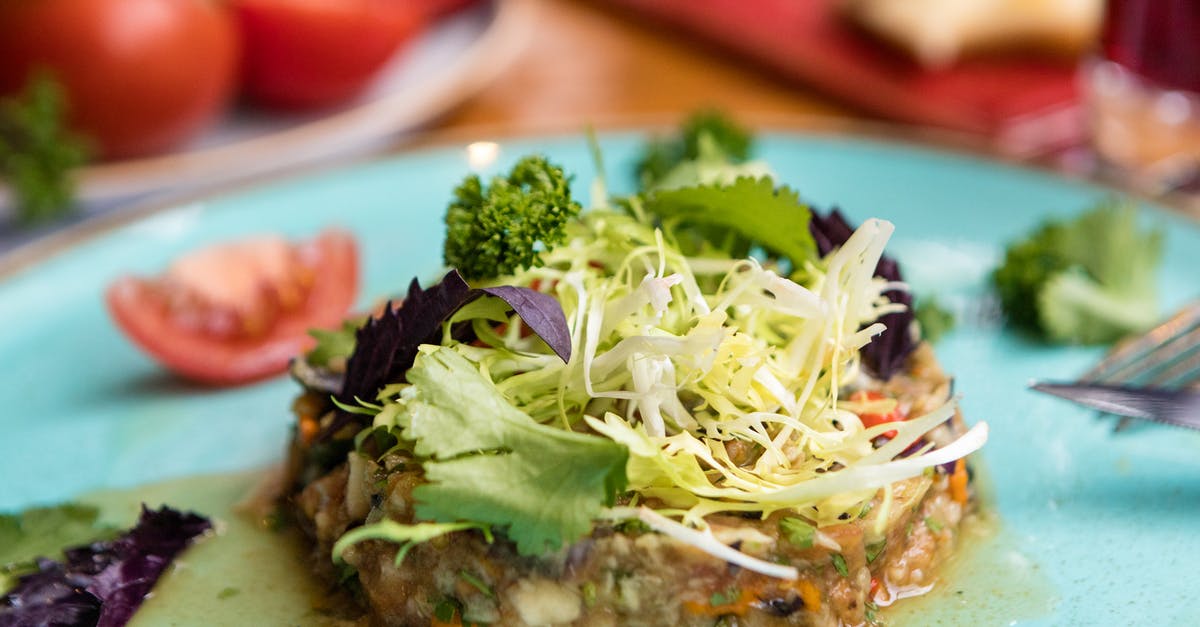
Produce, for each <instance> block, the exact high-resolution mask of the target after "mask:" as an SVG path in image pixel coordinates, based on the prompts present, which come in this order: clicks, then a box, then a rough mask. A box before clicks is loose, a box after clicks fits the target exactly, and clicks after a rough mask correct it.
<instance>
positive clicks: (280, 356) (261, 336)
mask: <svg viewBox="0 0 1200 627" xmlns="http://www.w3.org/2000/svg"><path fill="white" fill-rule="evenodd" d="M357 289H358V248H357V246H356V245H355V243H354V239H353V237H352V236H350V235H349V234H348V233H344V232H341V231H336V230H330V231H325V232H324V233H321V234H320V235H318V236H317V237H316V238H315V239H313V240H310V241H306V242H298V243H291V242H287V241H285V240H283V239H281V238H279V237H273V236H269V237H259V238H255V239H251V240H243V241H238V242H228V243H224V244H217V245H214V246H210V247H208V248H202V249H200V250H197V251H193V252H191V253H189V254H187V255H185V256H183V257H181V258H180V259H178V260H176V261H175V263H173V264H172V265H171V267H170V268H169V269H168V270H167V272H166V273H165V274H163V275H161V276H158V277H155V278H149V279H146V278H137V277H122V278H121V279H118V280H117V281H116V282H115V283H113V284H112V285H111V286H109V288H108V293H107V295H106V299H107V302H108V310H109V313H110V314H111V315H112V317H113V319H114V320H115V321H116V322H117V325H118V326H120V328H121V330H123V331H124V332H125V334H126V335H127V336H128V337H129V338H130V339H131V340H133V341H134V343H136V344H137V345H138V346H140V347H141V348H142V350H144V351H145V352H146V353H148V354H150V355H151V356H152V357H154V358H155V359H156V360H158V361H159V362H160V363H162V364H163V365H164V366H166V367H167V368H170V369H171V370H173V371H175V372H176V373H178V374H180V375H182V376H184V377H187V378H189V379H192V380H194V381H200V382H202V383H210V384H216V385H229V384H237V383H245V382H247V381H255V380H258V379H262V378H265V377H269V376H271V375H274V374H278V373H280V372H283V371H284V370H286V369H287V365H288V361H289V360H290V359H291V358H293V357H295V356H296V355H299V354H300V353H302V352H304V351H306V350H308V349H310V348H312V346H313V344H314V340H313V338H312V337H310V336H309V335H308V329H310V328H313V327H332V326H336V325H338V324H340V323H341V322H342V319H343V318H344V317H345V316H346V312H347V310H348V309H349V308H350V305H351V304H353V302H354V296H355V294H356V293H357Z"/></svg>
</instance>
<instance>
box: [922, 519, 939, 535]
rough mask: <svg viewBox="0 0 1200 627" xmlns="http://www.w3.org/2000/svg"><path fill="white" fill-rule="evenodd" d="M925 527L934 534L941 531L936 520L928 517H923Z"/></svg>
mask: <svg viewBox="0 0 1200 627" xmlns="http://www.w3.org/2000/svg"><path fill="white" fill-rule="evenodd" d="M925 526H926V527H929V530H930V531H932V532H934V533H941V531H942V523H941V522H939V521H938V520H937V519H936V518H931V517H929V516H926V517H925Z"/></svg>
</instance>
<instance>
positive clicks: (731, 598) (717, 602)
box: [708, 588, 742, 607]
mask: <svg viewBox="0 0 1200 627" xmlns="http://www.w3.org/2000/svg"><path fill="white" fill-rule="evenodd" d="M741 598H742V591H741V590H740V589H738V588H729V589H728V590H720V591H717V592H714V593H712V596H710V597H708V604H709V605H711V606H712V607H720V606H722V605H732V604H734V603H736V602H737V601H738V599H741Z"/></svg>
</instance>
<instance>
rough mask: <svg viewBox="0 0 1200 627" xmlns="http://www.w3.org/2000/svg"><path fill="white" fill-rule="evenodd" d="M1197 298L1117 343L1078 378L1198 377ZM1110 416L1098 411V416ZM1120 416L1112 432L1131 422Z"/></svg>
mask: <svg viewBox="0 0 1200 627" xmlns="http://www.w3.org/2000/svg"><path fill="white" fill-rule="evenodd" d="M1198 344H1200V300H1195V301H1192V302H1190V303H1188V304H1187V305H1185V306H1184V307H1183V308H1182V309H1180V310H1179V312H1178V313H1176V314H1175V315H1173V316H1171V317H1170V318H1169V319H1168V320H1167V321H1165V322H1163V323H1162V324H1159V325H1158V326H1156V327H1154V328H1153V329H1151V330H1149V331H1147V332H1146V333H1145V334H1143V335H1141V336H1139V337H1136V338H1132V339H1129V340H1126V341H1124V342H1121V343H1120V344H1118V345H1117V346H1116V347H1115V348H1114V349H1113V350H1112V351H1110V352H1109V353H1108V355H1106V356H1105V357H1104V359H1102V360H1101V361H1100V362H1099V363H1098V364H1096V365H1095V366H1093V367H1092V368H1091V369H1090V370H1088V371H1087V372H1086V373H1084V374H1083V376H1081V377H1080V378H1079V381H1080V382H1103V383H1125V384H1132V383H1135V382H1136V381H1137V379H1140V378H1144V377H1146V376H1147V375H1152V379H1151V381H1152V382H1153V384H1175V385H1179V386H1183V385H1191V384H1192V383H1194V382H1196V381H1197V380H1198V379H1200V353H1196V351H1195V349H1196V347H1197V345H1198ZM1109 416H1112V414H1107V413H1104V412H1100V413H1098V414H1097V417H1099V418H1105V417H1109ZM1133 422H1134V421H1133V420H1132V419H1131V418H1129V417H1127V416H1122V417H1119V420H1117V422H1116V424H1114V426H1113V432H1114V433H1119V432H1121V431H1124V430H1125V429H1126V428H1128V427H1129V426H1131V425H1132V424H1133Z"/></svg>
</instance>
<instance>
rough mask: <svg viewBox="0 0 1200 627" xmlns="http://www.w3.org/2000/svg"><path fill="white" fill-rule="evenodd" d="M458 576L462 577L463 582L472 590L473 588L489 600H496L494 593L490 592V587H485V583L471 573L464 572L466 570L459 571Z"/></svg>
mask: <svg viewBox="0 0 1200 627" xmlns="http://www.w3.org/2000/svg"><path fill="white" fill-rule="evenodd" d="M458 576H459V577H462V580H463V581H465V582H467V583H468V584H470V585H471V587H472V588H475V589H476V590H478V591H480V592H482V593H483V594H484V595H485V596H487V597H488V598H490V599H494V598H496V591H495V590H492V587H491V586H489V585H487V583H485V582H484V581H483V580H482V579H480V578H479V577H477V576H476V575H475V574H474V573H471V572H470V571H466V570H460V571H458Z"/></svg>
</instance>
